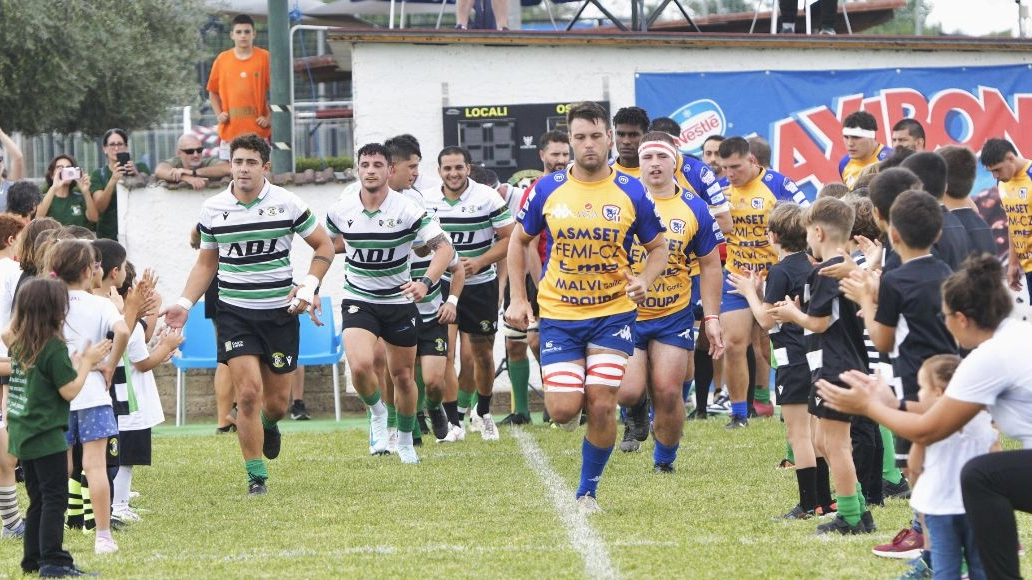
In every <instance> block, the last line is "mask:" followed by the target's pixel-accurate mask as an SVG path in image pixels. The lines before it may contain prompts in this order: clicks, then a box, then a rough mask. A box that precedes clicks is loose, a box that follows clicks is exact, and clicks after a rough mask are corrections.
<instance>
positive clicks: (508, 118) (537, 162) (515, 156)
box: [442, 101, 609, 181]
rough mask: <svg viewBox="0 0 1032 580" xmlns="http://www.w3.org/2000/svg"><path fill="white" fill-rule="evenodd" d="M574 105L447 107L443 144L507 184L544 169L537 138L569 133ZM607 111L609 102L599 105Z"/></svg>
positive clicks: (445, 109)
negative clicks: (462, 151)
mask: <svg viewBox="0 0 1032 580" xmlns="http://www.w3.org/2000/svg"><path fill="white" fill-rule="evenodd" d="M571 104H572V103H544V104H534V105H481V106H464V107H444V109H443V115H442V118H443V119H444V132H443V135H444V144H445V145H446V146H447V145H458V146H460V147H464V148H466V149H467V150H468V151H469V153H470V156H471V157H472V158H473V163H477V164H482V165H483V166H484V167H487V168H488V169H491V170H493V171H494V172H495V173H497V174H498V178H499V179H500V180H501V181H506V180H508V179H509V177H510V176H512V174H513V173H516V172H517V171H519V170H521V169H538V170H540V169H541V159H540V158H539V157H538V150H537V142H538V138H539V137H541V135H542V134H543V133H544V132H546V131H552V130H555V129H558V130H560V131H566V130H567V129H566V111H567V110H568V109H569V108H570V105H571ZM599 104H600V105H602V106H603V107H604V108H605V109H606V110H607V111H608V110H609V103H608V102H604V101H603V102H600V103H599Z"/></svg>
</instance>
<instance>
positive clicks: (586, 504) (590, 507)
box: [577, 495, 602, 516]
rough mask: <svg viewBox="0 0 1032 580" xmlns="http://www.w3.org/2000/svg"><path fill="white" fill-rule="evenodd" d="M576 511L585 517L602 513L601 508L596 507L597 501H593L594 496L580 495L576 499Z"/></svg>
mask: <svg viewBox="0 0 1032 580" xmlns="http://www.w3.org/2000/svg"><path fill="white" fill-rule="evenodd" d="M577 509H578V510H580V513H582V514H584V515H586V516H590V515H591V514H600V513H602V508H601V507H600V506H599V505H598V501H596V500H595V498H594V496H590V495H582V496H580V497H578V498H577Z"/></svg>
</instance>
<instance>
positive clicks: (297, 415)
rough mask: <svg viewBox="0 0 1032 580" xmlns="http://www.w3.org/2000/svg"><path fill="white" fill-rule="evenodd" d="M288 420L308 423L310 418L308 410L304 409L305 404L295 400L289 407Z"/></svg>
mask: <svg viewBox="0 0 1032 580" xmlns="http://www.w3.org/2000/svg"><path fill="white" fill-rule="evenodd" d="M290 418H291V419H293V420H295V421H308V420H310V419H311V418H312V416H311V415H309V414H308V409H307V408H305V402H304V401H302V400H301V399H297V400H296V401H294V403H293V404H291V405H290Z"/></svg>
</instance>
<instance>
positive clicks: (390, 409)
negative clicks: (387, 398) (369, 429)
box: [387, 403, 398, 429]
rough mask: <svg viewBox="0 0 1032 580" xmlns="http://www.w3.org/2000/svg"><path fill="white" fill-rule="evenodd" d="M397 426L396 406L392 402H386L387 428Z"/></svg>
mask: <svg viewBox="0 0 1032 580" xmlns="http://www.w3.org/2000/svg"><path fill="white" fill-rule="evenodd" d="M392 427H393V428H395V429H397V428H398V408H397V407H395V406H394V403H387V428H388V429H390V428H392Z"/></svg>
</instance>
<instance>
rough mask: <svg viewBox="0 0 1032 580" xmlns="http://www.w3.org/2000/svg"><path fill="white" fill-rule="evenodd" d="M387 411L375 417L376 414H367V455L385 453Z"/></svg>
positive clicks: (387, 436)
mask: <svg viewBox="0 0 1032 580" xmlns="http://www.w3.org/2000/svg"><path fill="white" fill-rule="evenodd" d="M389 438H390V437H389V435H388V434H387V413H384V414H383V416H382V417H380V418H377V417H376V415H373V414H370V415H369V455H382V454H384V453H387V441H388V439H389Z"/></svg>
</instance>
